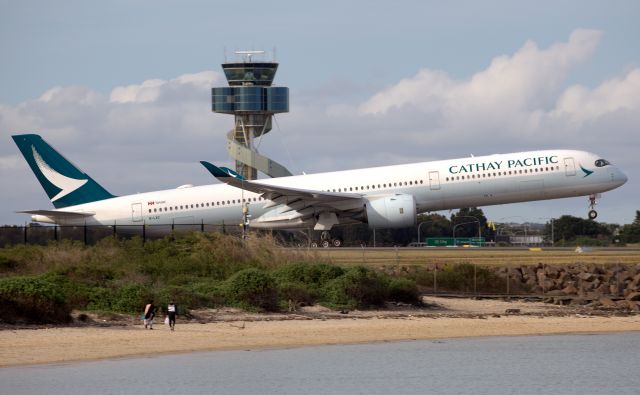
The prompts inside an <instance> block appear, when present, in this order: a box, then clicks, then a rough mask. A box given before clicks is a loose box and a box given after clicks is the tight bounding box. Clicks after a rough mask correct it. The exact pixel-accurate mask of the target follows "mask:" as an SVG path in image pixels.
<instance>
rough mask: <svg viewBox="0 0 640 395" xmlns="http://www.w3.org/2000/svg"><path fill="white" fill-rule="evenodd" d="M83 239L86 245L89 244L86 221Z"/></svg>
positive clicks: (83, 228)
mask: <svg viewBox="0 0 640 395" xmlns="http://www.w3.org/2000/svg"><path fill="white" fill-rule="evenodd" d="M82 239H83V240H84V245H87V223H86V222H85V223H84V226H83V227H82Z"/></svg>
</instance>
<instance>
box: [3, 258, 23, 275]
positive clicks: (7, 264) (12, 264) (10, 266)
mask: <svg viewBox="0 0 640 395" xmlns="http://www.w3.org/2000/svg"><path fill="white" fill-rule="evenodd" d="M18 266H19V263H18V262H17V261H16V260H15V259H12V258H9V257H6V256H4V255H0V272H4V271H7V272H8V271H14V270H16V268H18Z"/></svg>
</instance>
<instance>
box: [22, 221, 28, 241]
mask: <svg viewBox="0 0 640 395" xmlns="http://www.w3.org/2000/svg"><path fill="white" fill-rule="evenodd" d="M23 229H24V244H27V223H26V222H25V224H24V228H23Z"/></svg>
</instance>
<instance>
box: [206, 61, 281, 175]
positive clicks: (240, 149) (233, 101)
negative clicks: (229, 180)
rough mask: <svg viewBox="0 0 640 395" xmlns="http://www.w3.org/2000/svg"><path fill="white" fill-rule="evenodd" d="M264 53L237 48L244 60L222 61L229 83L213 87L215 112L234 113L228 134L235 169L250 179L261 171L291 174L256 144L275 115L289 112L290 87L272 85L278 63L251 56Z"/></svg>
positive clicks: (229, 150)
mask: <svg viewBox="0 0 640 395" xmlns="http://www.w3.org/2000/svg"><path fill="white" fill-rule="evenodd" d="M263 53H264V51H237V52H236V55H240V56H242V57H243V61H241V62H230V63H223V64H222V70H223V71H224V74H225V76H226V77H227V81H228V83H229V86H228V87H220V88H212V90H211V97H212V110H213V112H217V113H222V114H233V115H234V118H235V125H234V128H233V129H232V130H231V131H230V132H229V133H228V134H227V151H228V152H229V155H230V156H231V157H232V158H234V159H235V161H236V172H237V173H238V174H240V175H242V176H243V177H245V178H246V179H248V180H255V179H257V178H258V171H261V172H263V173H265V174H267V175H268V176H270V177H283V176H290V175H291V172H289V170H287V169H286V168H285V167H284V166H282V165H280V164H279V163H277V162H275V161H273V160H271V159H269V158H267V157H265V156H263V155H261V154H260V153H259V152H258V151H257V149H256V147H255V146H254V139H255V138H256V137H260V136H262V135H264V134H266V133H268V132H269V131H270V130H271V119H272V117H273V115H274V114H278V113H283V112H289V88H287V87H273V86H271V84H272V83H273V79H274V77H275V75H276V71H277V69H278V63H276V62H262V61H260V62H257V61H255V62H254V61H253V59H252V57H253V56H254V55H258V54H263Z"/></svg>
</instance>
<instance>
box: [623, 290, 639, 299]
mask: <svg viewBox="0 0 640 395" xmlns="http://www.w3.org/2000/svg"><path fill="white" fill-rule="evenodd" d="M625 299H627V300H632V301H637V300H640V292H631V293H629V294H628V295H627V296H626V297H625Z"/></svg>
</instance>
